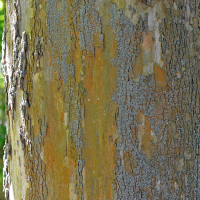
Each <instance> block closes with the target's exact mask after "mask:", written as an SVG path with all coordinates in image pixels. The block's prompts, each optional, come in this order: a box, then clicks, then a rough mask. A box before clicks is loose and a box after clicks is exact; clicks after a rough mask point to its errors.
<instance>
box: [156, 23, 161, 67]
mask: <svg viewBox="0 0 200 200" xmlns="http://www.w3.org/2000/svg"><path fill="white" fill-rule="evenodd" d="M159 38H160V33H159V23H158V22H155V45H154V61H155V62H156V63H158V64H160V65H161V66H162V65H163V64H162V62H161V45H160V42H159Z"/></svg>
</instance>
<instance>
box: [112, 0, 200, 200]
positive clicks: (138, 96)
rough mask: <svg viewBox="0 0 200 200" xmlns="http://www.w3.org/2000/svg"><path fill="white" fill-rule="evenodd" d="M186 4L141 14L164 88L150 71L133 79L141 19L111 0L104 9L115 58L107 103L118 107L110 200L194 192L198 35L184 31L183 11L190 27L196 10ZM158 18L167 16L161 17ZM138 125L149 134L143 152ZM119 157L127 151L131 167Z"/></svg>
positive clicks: (196, 183)
mask: <svg viewBox="0 0 200 200" xmlns="http://www.w3.org/2000/svg"><path fill="white" fill-rule="evenodd" d="M194 2H195V1H192V2H191V4H190V11H187V9H183V8H184V6H185V5H184V3H183V2H182V1H176V2H175V3H176V5H174V3H173V4H172V3H170V2H168V1H165V2H164V4H163V7H164V10H165V12H166V13H165V14H164V15H161V13H159V17H158V16H156V12H155V11H154V13H151V12H150V13H149V15H148V28H149V29H150V30H151V31H153V32H154V33H153V34H154V35H155V36H154V37H155V39H154V41H155V43H156V42H157V44H158V45H160V47H158V48H160V50H159V49H157V52H161V53H160V55H158V54H156V55H155V59H154V61H155V62H156V63H157V64H160V59H161V58H162V60H163V64H162V69H163V71H164V79H165V80H163V81H165V85H166V86H167V87H163V88H162V89H159V90H158V86H157V82H158V81H157V80H156V76H154V74H153V73H150V74H148V73H147V75H146V76H138V75H137V76H135V73H134V71H135V68H136V65H135V63H137V62H135V61H136V60H137V57H138V56H140V55H139V54H140V53H142V54H143V53H144V51H140V49H139V46H140V44H141V43H142V41H143V42H144V38H143V40H141V39H140V38H141V37H142V32H143V31H145V29H146V33H148V32H149V30H148V29H147V28H146V27H147V26H146V24H145V18H144V17H140V18H139V19H140V20H139V21H137V23H136V24H133V22H132V21H131V20H130V19H128V18H127V17H126V16H125V15H124V14H123V11H122V10H117V8H116V5H115V4H113V5H112V6H111V7H110V14H111V20H110V26H111V27H112V28H113V31H114V33H115V34H116V41H117V52H116V57H115V58H113V59H112V60H111V64H112V65H113V66H116V67H117V69H118V76H117V81H116V86H117V89H116V91H115V93H114V94H113V101H114V102H115V103H117V104H118V113H117V125H118V134H119V141H118V143H117V155H118V165H117V168H116V187H117V199H161V198H163V199H179V198H185V199H198V198H199V197H200V192H199V191H200V189H199V188H200V185H199V175H198V174H199V159H198V155H199V148H198V145H197V144H198V143H199V126H198V119H199V118H198V113H199V111H198V108H199V90H198V86H199V78H198V65H199V63H200V61H199V52H198V42H199V37H198V32H197V31H196V30H195V29H194V28H192V29H191V28H188V25H187V24H189V23H187V21H188V20H189V18H187V17H186V16H187V12H191V13H194V14H193V16H194V17H193V19H192V21H193V22H194V25H193V26H192V23H190V25H191V26H192V27H194V26H195V23H196V22H195V21H196V18H195V16H197V13H198V11H199V8H197V7H195V4H194ZM191 5H193V6H191ZM165 15H166V16H168V17H166V18H165ZM149 17H151V19H153V20H154V21H156V20H159V21H157V22H156V26H154V27H153V26H152V25H151V24H152V21H151V20H149ZM155 17H157V19H154V18H155ZM190 17H191V16H190ZM190 21H191V19H190ZM129 35H130V36H129ZM136 36H137V38H139V39H140V40H137V38H136ZM136 41H137V43H136V44H137V45H136V46H135V47H134V44H135V42H136ZM133 47H134V48H133ZM155 51H156V49H155ZM159 56H160V58H159ZM158 58H159V59H158ZM147 63H148V62H147ZM153 68H155V66H154V65H153ZM155 69H156V68H155ZM155 69H154V70H155ZM154 73H158V72H157V71H155V72H154ZM138 112H142V113H143V114H144V116H145V117H146V118H147V119H148V123H149V125H148V123H147V125H145V123H143V124H141V122H140V121H139V120H138V119H137V113H138ZM145 126H146V127H147V128H148V126H149V127H150V131H149V134H150V135H151V134H152V142H151V143H150V148H149V151H150V156H147V153H146V152H148V151H147V150H148V149H147V147H145V145H144V146H143V144H142V143H143V137H144V136H145V135H147V136H148V130H147V129H146V130H144V128H145ZM142 129H143V130H142ZM144 131H145V134H144ZM148 137H149V136H148ZM155 138H156V139H155ZM146 145H147V146H148V142H147V143H146ZM184 149H187V151H185V150H184ZM127 154H129V155H131V156H129V157H130V163H131V162H132V163H137V165H134V164H132V168H130V167H129V166H128V165H129V164H128V162H127V157H126V155H127ZM188 155H189V156H188ZM133 158H134V159H133ZM130 169H131V170H130ZM189 183H190V184H189ZM189 185H190V186H189Z"/></svg>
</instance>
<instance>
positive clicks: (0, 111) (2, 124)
mask: <svg viewBox="0 0 200 200" xmlns="http://www.w3.org/2000/svg"><path fill="white" fill-rule="evenodd" d="M4 14H5V11H4V3H3V0H0V40H1V41H0V44H1V43H2V34H3V27H4ZM1 52H2V46H0V60H1V55H2V54H1ZM0 69H1V71H0V185H1V186H0V200H2V199H4V195H3V192H2V189H3V188H2V184H3V145H4V141H5V134H6V114H5V93H4V80H3V75H2V66H1V64H0Z"/></svg>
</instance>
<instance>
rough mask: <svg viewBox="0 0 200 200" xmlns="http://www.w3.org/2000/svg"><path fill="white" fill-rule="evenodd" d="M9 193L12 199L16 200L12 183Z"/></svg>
mask: <svg viewBox="0 0 200 200" xmlns="http://www.w3.org/2000/svg"><path fill="white" fill-rule="evenodd" d="M9 195H10V200H15V197H14V192H13V185H12V183H11V184H10V193H9Z"/></svg>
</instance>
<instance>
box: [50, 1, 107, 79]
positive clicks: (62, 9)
mask: <svg viewBox="0 0 200 200" xmlns="http://www.w3.org/2000/svg"><path fill="white" fill-rule="evenodd" d="M57 7H58V5H57V1H48V10H49V12H48V32H49V39H50V41H51V43H52V47H53V51H52V56H53V58H54V59H53V65H54V63H59V64H58V66H59V68H58V73H57V78H58V79H59V80H60V79H63V78H65V81H64V82H66V81H67V80H66V77H65V76H64V77H63V75H62V72H63V71H65V72H66V71H70V69H69V68H68V66H70V65H71V64H72V62H71V57H72V56H73V50H75V49H76V48H77V44H76V43H77V42H78V43H79V47H80V49H81V51H86V54H87V55H88V56H91V57H94V56H95V48H100V49H101V50H103V48H104V46H103V44H104V35H103V33H102V25H101V19H100V16H99V13H98V11H96V10H95V2H93V1H80V2H79V3H77V2H73V3H72V4H71V5H70V6H69V5H68V3H67V2H65V3H64V2H63V3H62V4H59V10H58V9H57ZM66 11H67V12H66ZM58 21H61V22H62V23H60V24H58V23H57V22H58ZM61 24H65V26H61ZM77 33H78V34H77Z"/></svg>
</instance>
